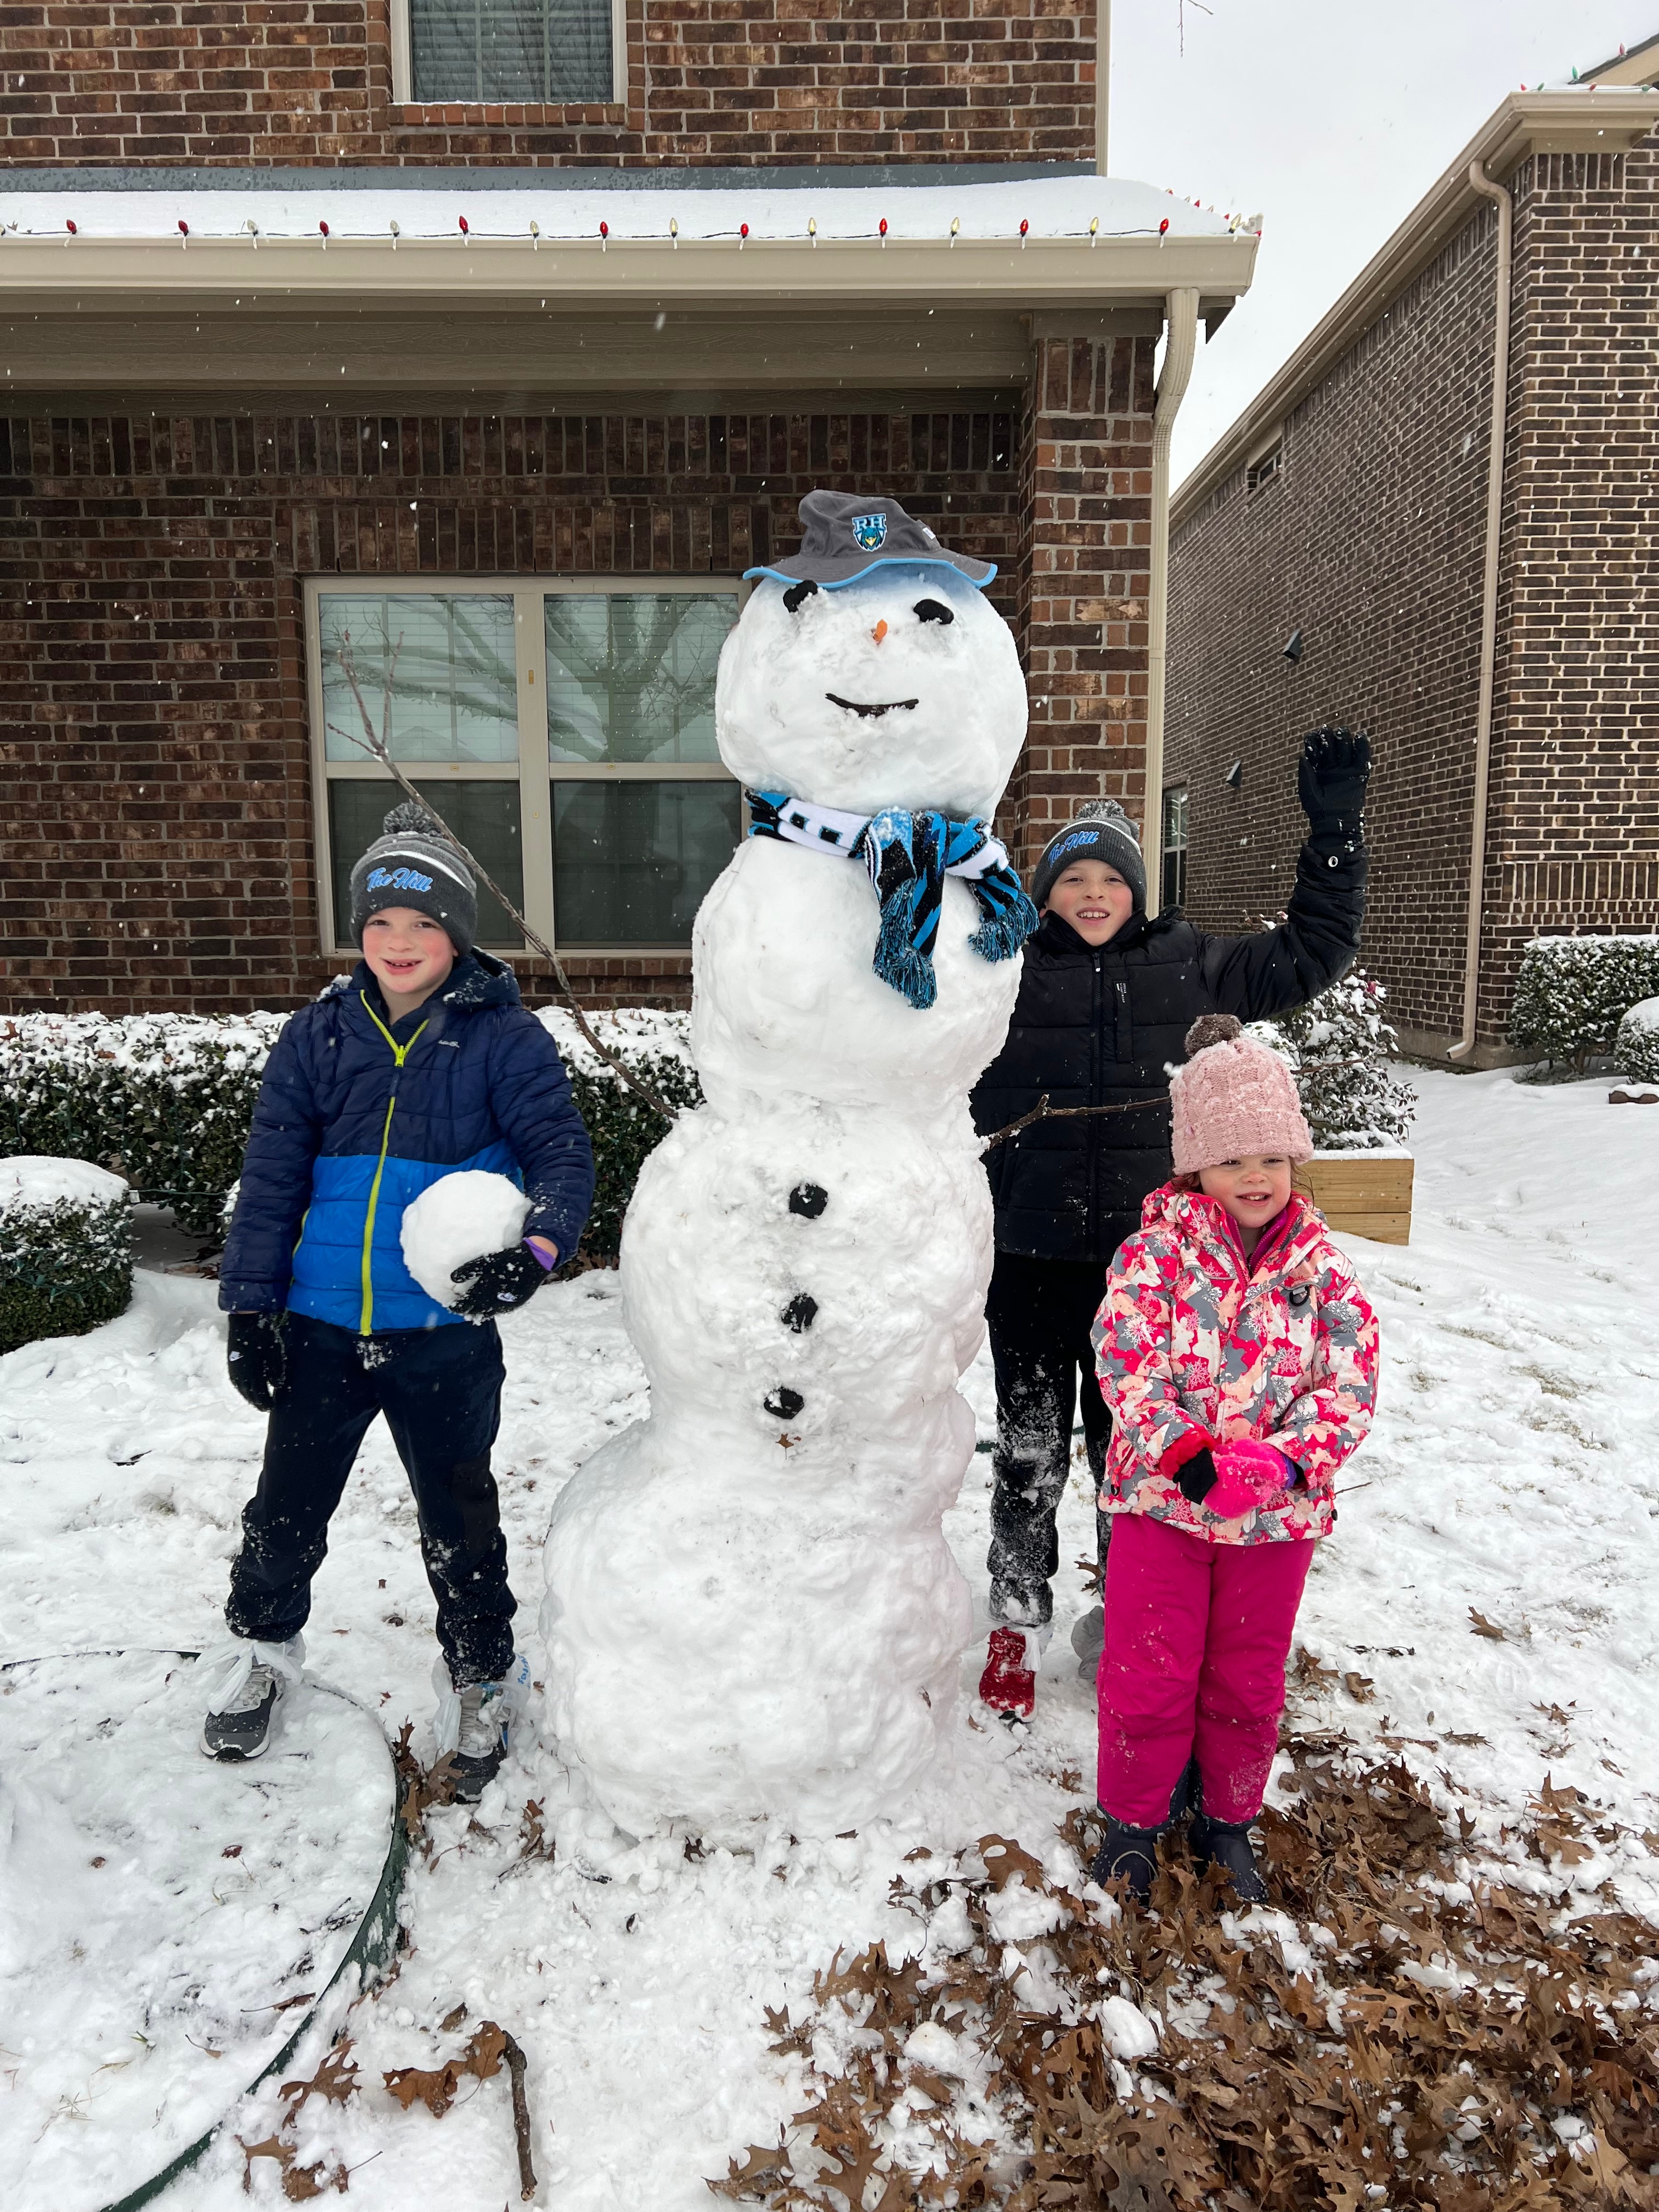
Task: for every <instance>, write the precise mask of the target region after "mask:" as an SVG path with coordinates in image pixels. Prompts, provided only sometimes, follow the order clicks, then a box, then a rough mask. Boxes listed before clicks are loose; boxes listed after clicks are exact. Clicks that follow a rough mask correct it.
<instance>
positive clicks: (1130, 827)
mask: <svg viewBox="0 0 1659 2212" xmlns="http://www.w3.org/2000/svg"><path fill="white" fill-rule="evenodd" d="M1079 860H1103V861H1104V862H1105V863H1106V866H1108V867H1109V868H1115V869H1116V870H1117V872H1118V873H1119V875H1121V877H1122V878H1123V880H1124V882H1125V883H1126V884H1128V886H1129V888H1130V890H1132V891H1133V893H1134V895H1135V903H1134V910H1135V912H1136V913H1137V914H1144V913H1145V912H1146V862H1145V860H1142V858H1141V857H1140V840H1139V837H1138V836H1136V834H1135V825H1134V823H1133V822H1131V821H1130V819H1129V817H1128V816H1127V814H1126V813H1125V812H1124V811H1123V809H1122V808H1121V806H1120V805H1118V803H1117V801H1116V799H1089V800H1087V801H1086V802H1085V804H1084V805H1081V806H1079V809H1078V811H1077V814H1076V816H1075V817H1074V818H1073V820H1072V821H1070V822H1068V823H1066V827H1065V828H1064V829H1060V830H1058V831H1056V833H1055V834H1054V836H1052V837H1051V838H1050V839H1049V840H1048V843H1047V844H1046V845H1045V846H1044V847H1043V848H1042V858H1041V860H1038V862H1037V864H1036V868H1035V869H1034V870H1033V871H1032V874H1031V896H1032V899H1033V900H1034V901H1035V902H1036V904H1037V906H1039V907H1044V906H1047V904H1048V894H1049V892H1050V891H1051V890H1053V889H1054V885H1055V884H1057V883H1058V882H1059V881H1060V878H1061V877H1062V876H1063V875H1064V874H1065V872H1066V869H1067V868H1070V867H1073V866H1076V864H1077V863H1078V861H1079Z"/></svg>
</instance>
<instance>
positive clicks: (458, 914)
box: [351, 799, 478, 952]
mask: <svg viewBox="0 0 1659 2212" xmlns="http://www.w3.org/2000/svg"><path fill="white" fill-rule="evenodd" d="M381 826H382V828H383V829H385V831H386V835H385V836H383V837H377V838H376V839H375V841H374V843H373V844H372V845H371V846H370V847H369V848H368V852H366V853H365V854H363V857H362V860H359V861H358V863H357V865H356V867H355V868H354V869H353V870H352V871H351V934H352V935H353V937H354V938H356V940H357V942H358V944H359V945H361V944H362V941H363V926H364V924H365V923H366V922H367V921H368V917H369V916H370V915H372V914H378V913H379V912H380V908H382V907H385V906H410V907H414V908H416V910H417V911H418V912H420V913H422V914H429V915H431V917H432V919H433V920H434V921H435V922H437V923H438V924H439V926H440V927H441V928H442V929H443V930H444V931H445V932H446V933H447V935H448V938H449V941H450V943H451V944H452V945H453V946H454V948H455V950H456V951H457V952H471V950H472V941H473V939H474V938H475V937H476V936H477V929H478V894H477V889H476V888H475V886H474V884H473V881H472V875H471V870H470V869H469V868H468V866H467V865H466V863H465V860H462V858H461V856H460V854H459V853H458V852H457V851H456V850H455V848H454V847H453V845H452V844H451V843H450V842H449V836H448V832H447V830H446V829H445V828H444V825H443V823H441V822H440V821H439V819H438V817H437V816H436V815H435V814H434V813H432V812H431V811H429V809H428V808H427V807H424V806H419V805H416V802H415V801H414V800H413V799H404V801H403V803H402V804H401V805H398V806H394V807H393V808H392V811H391V813H390V814H388V815H387V816H386V820H385V822H384V823H383V824H382V825H381Z"/></svg>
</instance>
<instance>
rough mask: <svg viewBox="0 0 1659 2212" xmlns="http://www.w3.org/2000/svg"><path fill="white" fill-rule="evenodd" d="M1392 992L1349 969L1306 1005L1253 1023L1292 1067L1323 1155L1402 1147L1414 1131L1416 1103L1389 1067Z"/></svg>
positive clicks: (1359, 970)
mask: <svg viewBox="0 0 1659 2212" xmlns="http://www.w3.org/2000/svg"><path fill="white" fill-rule="evenodd" d="M1387 995H1388V994H1387V993H1386V992H1385V991H1384V989H1383V986H1382V984H1381V983H1378V982H1375V981H1372V979H1371V978H1370V976H1368V975H1366V973H1365V971H1364V969H1363V968H1352V969H1349V971H1348V973H1347V974H1346V975H1345V976H1343V978H1342V979H1341V981H1340V982H1337V983H1333V984H1332V985H1331V987H1330V988H1329V989H1328V990H1327V991H1322V992H1321V993H1320V994H1319V996H1318V997H1317V998H1316V999H1310V1000H1309V1001H1308V1003H1307V1005H1306V1006H1297V1008H1296V1009H1295V1010H1294V1012H1291V1013H1288V1014H1280V1015H1279V1016H1278V1017H1277V1018H1276V1019H1274V1020H1273V1021H1270V1022H1252V1023H1251V1024H1250V1025H1249V1028H1250V1034H1251V1035H1252V1036H1259V1037H1260V1038H1261V1040H1262V1042H1263V1043H1265V1044H1270V1045H1272V1046H1273V1048H1274V1050H1275V1051H1277V1052H1280V1053H1282V1054H1284V1056H1285V1059H1286V1060H1288V1061H1289V1062H1290V1065H1291V1071H1292V1073H1294V1075H1295V1077H1296V1087H1297V1091H1298V1092H1299V1093H1300V1095H1301V1099H1302V1110H1303V1112H1304V1114H1305V1115H1307V1117H1308V1127H1309V1129H1310V1131H1311V1132H1312V1134H1313V1140H1314V1142H1315V1144H1316V1145H1317V1146H1318V1147H1319V1149H1320V1151H1321V1152H1377V1151H1380V1150H1382V1149H1383V1147H1385V1146H1389V1145H1397V1144H1400V1143H1402V1142H1403V1141H1404V1139H1405V1136H1406V1133H1407V1130H1408V1129H1409V1128H1410V1127H1411V1125H1412V1120H1413V1115H1415V1113H1416V1111H1417V1102H1416V1100H1415V1099H1414V1098H1413V1096H1412V1093H1411V1092H1410V1091H1408V1090H1407V1088H1406V1086H1405V1085H1403V1084H1402V1083H1401V1081H1400V1079H1399V1078H1398V1077H1397V1076H1396V1075H1395V1074H1394V1073H1393V1072H1392V1071H1391V1069H1390V1068H1389V1057H1390V1055H1391V1054H1393V1053H1394V1051H1395V1049H1396V1048H1397V1046H1398V1043H1399V1039H1398V1037H1397V1036H1395V1031H1394V1030H1393V1028H1392V1027H1391V1026H1390V1024H1389V1022H1388V1021H1387V1019H1386V1018H1384V1015H1383V1004H1384V1001H1385V1000H1386V998H1387ZM1332 1061H1340V1062H1342V1063H1345V1064H1344V1065H1341V1066H1330V1065H1329V1063H1330V1062H1332ZM1349 1062H1352V1063H1354V1064H1353V1065H1346V1063H1349Z"/></svg>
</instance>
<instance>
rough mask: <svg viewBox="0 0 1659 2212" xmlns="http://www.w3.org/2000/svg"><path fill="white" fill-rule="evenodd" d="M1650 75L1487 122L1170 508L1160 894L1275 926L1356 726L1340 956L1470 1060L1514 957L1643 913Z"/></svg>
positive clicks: (1438, 1042)
mask: <svg viewBox="0 0 1659 2212" xmlns="http://www.w3.org/2000/svg"><path fill="white" fill-rule="evenodd" d="M1654 76H1659V39H1656V40H1650V41H1649V43H1648V44H1647V45H1646V46H1644V47H1643V48H1641V49H1639V50H1638V51H1637V52H1632V53H1631V54H1629V55H1625V56H1620V57H1615V58H1613V60H1612V61H1611V62H1609V63H1607V64H1604V65H1603V66H1602V67H1601V68H1600V69H1599V70H1590V71H1588V72H1586V74H1585V78H1584V82H1583V83H1582V84H1580V85H1576V86H1572V87H1567V88H1558V89H1554V90H1547V91H1541V92H1538V93H1519V94H1512V95H1511V96H1510V98H1508V99H1507V100H1504V104H1503V106H1501V107H1500V108H1499V109H1498V112H1496V113H1495V114H1494V115H1493V116H1492V118H1491V119H1490V121H1489V122H1488V123H1487V124H1486V125H1485V126H1484V128H1483V129H1482V130H1481V131H1480V132H1479V133H1478V134H1477V135H1476V137H1475V138H1474V140H1473V141H1472V142H1471V143H1470V144H1469V145H1468V146H1466V147H1465V148H1464V149H1463V150H1462V153H1460V154H1459V155H1457V158H1456V159H1455V161H1453V162H1452V163H1451V164H1450V166H1449V167H1448V168H1447V170H1446V172H1445V173H1444V175H1443V177H1441V179H1439V181H1438V182H1437V184H1436V185H1434V186H1433V188H1432V189H1431V191H1429V193H1428V194H1427V195H1426V197H1425V198H1424V199H1423V200H1422V201H1421V202H1420V203H1419V205H1418V207H1417V208H1416V209H1415V210H1413V214H1412V215H1411V216H1409V217H1408V219H1407V221H1406V222H1404V223H1402V224H1401V227H1400V228H1399V230H1398V231H1396V233H1395V235H1394V236H1393V238H1391V239H1390V240H1389V242H1388V244H1387V245H1386V246H1384V247H1383V251H1382V252H1380V253H1379V254H1378V255H1377V256H1376V259H1375V260H1374V261H1373V262H1372V263H1371V264H1370V267H1369V268H1367V269H1366V270H1364V273H1363V274H1362V275H1361V276H1359V277H1358V279H1357V280H1356V282H1355V283H1353V284H1352V285H1351V286H1350V287H1349V289H1348V290H1347V291H1346V293H1345V294H1344V295H1343V296H1342V297H1341V299H1340V300H1339V301H1338V302H1337V304H1336V305H1335V306H1334V307H1333V308H1332V309H1331V311H1330V313H1328V315H1327V316H1326V317H1325V318H1324V319H1323V320H1322V322H1321V323H1320V324H1319V325H1318V327H1317V328H1316V330H1315V331H1313V332H1312V333H1311V335H1310V337H1308V338H1307V339H1306V341H1305V342H1304V343H1303V344H1302V345H1301V346H1300V347H1298V348H1297V351H1296V352H1295V354H1294V355H1292V356H1291V359H1290V360H1289V361H1288V362H1286V363H1285V367H1284V368H1283V369H1281V370H1280V372H1279V374H1278V375H1277V376H1276V377H1275V378H1274V379H1273V381H1272V382H1271V383H1270V384H1269V385H1268V386H1267V388H1266V389H1265V390H1264V391H1263V392H1261V393H1259V394H1258V395H1257V397H1256V398H1255V400H1254V401H1253V402H1252V404H1250V406H1249V408H1247V409H1246V410H1245V411H1244V413H1243V415H1242V416H1240V417H1239V419H1238V421H1237V422H1235V423H1234V425H1233V426H1232V428H1231V429H1230V430H1229V431H1228V433H1227V435H1225V437H1224V438H1223V439H1222V440H1221V441H1220V442H1219V443H1218V445H1217V446H1216V447H1214V448H1213V450H1212V452H1211V453H1209V454H1207V455H1206V458H1205V459H1203V460H1202V461H1201V462H1200V464H1199V465H1198V467H1197V468H1196V469H1195V470H1194V471H1193V473H1192V474H1191V476H1190V477H1188V479H1187V481H1186V482H1185V483H1183V484H1182V486H1181V488H1180V489H1179V491H1178V492H1177V493H1176V496H1175V499H1174V501H1173V507H1172V516H1171V551H1170V570H1171V581H1170V628H1169V662H1168V687H1169V696H1170V717H1169V726H1168V732H1167V737H1166V744H1165V751H1164V762H1163V770H1162V783H1163V810H1164V811H1163V823H1164V838H1163V841H1162V842H1163V843H1164V847H1165V848H1166V849H1165V853H1164V874H1165V878H1166V882H1167V883H1169V884H1170V886H1171V888H1173V889H1174V890H1175V891H1176V893H1177V894H1178V895H1179V896H1181V897H1182V899H1183V901H1184V903H1185V905H1186V908H1187V910H1188V913H1190V914H1191V915H1193V916H1194V919H1196V920H1198V921H1202V922H1206V923H1208V924H1211V925H1213V926H1215V927H1226V928H1237V927H1241V926H1242V925H1244V924H1246V923H1248V921H1250V920H1251V919H1253V918H1255V917H1258V916H1261V915H1270V914H1272V913H1273V912H1274V911H1276V910H1277V908H1279V906H1280V905H1281V904H1282V903H1283V900H1284V896H1285V890H1287V888H1288V883H1289V868H1290V866H1291V865H1293V861H1292V857H1291V856H1292V855H1293V854H1294V851H1295V837H1296V821H1297V817H1296V813H1295V797H1294V780H1293V776H1292V774H1291V763H1292V762H1293V760H1294V758H1295V750H1296V746H1297V740H1298V737H1299V734H1300V732H1302V731H1303V730H1304V729H1305V728H1307V727H1309V726H1311V725H1312V724H1314V723H1316V722H1318V721H1321V720H1327V719H1328V720H1344V721H1351V722H1353V723H1356V724H1358V725H1362V726H1364V727H1365V728H1367V729H1368V730H1369V731H1370V733H1371V736H1372V738H1373V739H1374V741H1375V744H1376V753H1377V765H1376V775H1375V777H1374V781H1373V785H1372V801H1371V805H1370V825H1371V842H1372V849H1373V863H1372V874H1371V891H1370V913H1369V915H1368V918H1367V921H1366V928H1365V959H1366V962H1367V963H1368V965H1369V966H1370V969H1371V970H1372V971H1373V972H1374V973H1375V974H1376V975H1379V976H1380V977H1381V978H1382V979H1383V981H1385V982H1386V983H1387V985H1388V986H1389V992H1390V997H1391V1012H1392V1013H1393V1015H1394V1017H1395V1020H1396V1021H1397V1022H1398V1024H1399V1025H1400V1028H1401V1031H1402V1033H1403V1036H1404V1039H1405V1042H1407V1044H1408V1046H1410V1047H1412V1048H1415V1049H1417V1050H1419V1051H1421V1052H1424V1053H1431V1054H1438V1055H1443V1054H1447V1053H1448V1052H1449V1051H1451V1050H1453V1049H1454V1048H1456V1050H1457V1053H1458V1056H1459V1057H1460V1058H1462V1059H1463V1060H1465V1062H1466V1063H1471V1062H1472V1063H1473V1064H1478V1065H1487V1064H1491V1063H1492V1062H1493V1061H1495V1060H1502V1059H1504V1058H1506V1057H1512V1056H1513V1055H1512V1054H1510V1053H1509V1051H1508V1048H1506V1046H1505V1044H1504V1029H1505V1024H1506V1021H1507V1018H1508V1012H1509V1005H1510V997H1511V994H1512V990H1513V985H1514V979H1515V975H1516V969H1517V967H1518V965H1519V961H1520V955H1521V949H1522V946H1523V945H1525V944H1526V943H1527V942H1528V939H1532V938H1534V937H1538V936H1541V935H1550V934H1555V933H1575V932H1581V931H1591V932H1608V931H1644V930H1649V929H1652V928H1654V927H1656V925H1659V696H1656V693H1655V690H1654V684H1653V674H1652V671H1653V668H1654V665H1655V661H1656V653H1659V590H1656V585H1659V574H1656V567H1655V523H1654V516H1655V507H1654V494H1653V486H1654V483H1655V482H1656V478H1659V408H1656V401H1659V130H1656V125H1659V93H1656V92H1654V91H1653V90H1650V89H1648V86H1649V84H1650V80H1651V79H1652V78H1653V77H1654ZM1495 369H1496V371H1497V374H1494V370H1495ZM1494 422H1496V425H1497V430H1496V434H1494ZM1294 633H1299V634H1300V636H1299V643H1298V645H1297V648H1296V650H1297V653H1299V656H1300V657H1299V658H1288V657H1286V653H1285V647H1286V646H1287V645H1289V644H1290V642H1291V638H1292V635H1293V634H1294Z"/></svg>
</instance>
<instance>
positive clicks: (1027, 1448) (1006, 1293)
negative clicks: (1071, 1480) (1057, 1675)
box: [985, 1252, 1112, 1628]
mask: <svg viewBox="0 0 1659 2212" xmlns="http://www.w3.org/2000/svg"><path fill="white" fill-rule="evenodd" d="M1105 1295H1106V1270H1105V1268H1104V1267H1101V1266H1098V1265H1097V1264H1096V1262H1095V1261H1091V1260H1090V1261H1079V1260H1029V1259H1026V1258H1024V1257H1023V1256H1022V1255H1019V1254H1018V1253H1013V1252H999V1253H998V1254H997V1258H996V1267H995V1270H994V1273H993V1274H992V1277H991V1294H990V1297H988V1298H987V1301H986V1306H985V1318H986V1322H987V1325H988V1327H989V1329H990V1334H991V1358H992V1362H993V1364H994V1366H995V1368H996V1376H997V1442H996V1455H995V1457H994V1460H993V1461H992V1463H991V1464H992V1469H993V1473H994V1479H995V1480H994V1490H993V1492H992V1497H991V1554H990V1560H989V1565H990V1569H991V1617H992V1619H993V1620H1010V1621H1013V1622H1015V1623H1017V1624H1018V1626H1021V1627H1024V1628H1042V1627H1045V1626H1047V1625H1048V1621H1049V1620H1052V1619H1053V1617H1054V1593H1053V1591H1052V1590H1051V1589H1049V1587H1048V1585H1049V1582H1050V1579H1051V1577H1053V1576H1054V1572H1055V1571H1056V1569H1057V1568H1058V1567H1059V1565H1060V1539H1059V1537H1058V1535H1057V1534H1056V1533H1055V1529H1054V1516H1055V1514H1056V1513H1057V1512H1058V1511H1059V1510H1060V1498H1061V1497H1062V1496H1063V1495H1064V1493H1065V1489H1066V1477H1067V1476H1068V1475H1069V1474H1070V1473H1071V1468H1072V1410H1073V1407H1074V1406H1078V1405H1080V1406H1081V1408H1082V1413H1083V1437H1084V1446H1085V1450H1086V1452H1087V1454H1088V1460H1089V1472H1090V1474H1091V1476H1092V1477H1093V1479H1094V1486H1095V1490H1096V1492H1097V1493H1098V1492H1099V1489H1100V1480H1101V1474H1102V1471H1103V1468H1104V1467H1105V1464H1106V1444H1107V1440H1108V1438H1109V1437H1110V1435H1111V1432H1112V1417H1111V1414H1110V1413H1109V1412H1108V1410H1107V1407H1106V1402H1105V1401H1104V1400H1103V1398H1102V1396H1101V1395H1100V1385H1099V1383H1097V1381H1096V1379H1095V1354H1094V1347H1093V1346H1092V1345H1091V1343H1090V1341H1089V1331H1090V1329H1091V1326H1092V1325H1093V1322H1094V1318H1095V1315H1096V1313H1097V1311H1098V1310H1099V1307H1100V1302H1101V1300H1102V1298H1103V1297H1104V1296H1105ZM1110 1525H1111V1524H1110V1522H1109V1519H1108V1517H1107V1516H1106V1515H1104V1514H1103V1513H1099V1512H1097V1514H1096V1516H1095V1529H1096V1545H1097V1557H1098V1559H1099V1561H1100V1562H1101V1564H1102V1565H1104V1562H1105V1558H1106V1540H1107V1535H1108V1533H1109V1528H1110Z"/></svg>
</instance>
